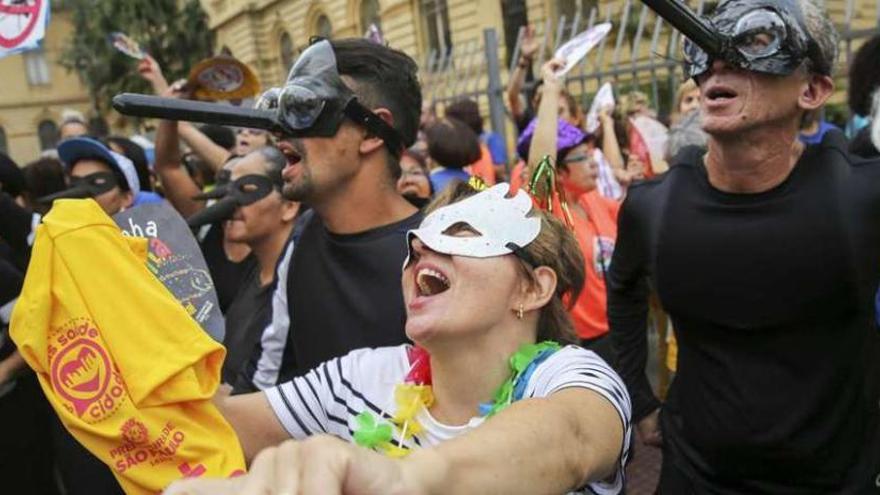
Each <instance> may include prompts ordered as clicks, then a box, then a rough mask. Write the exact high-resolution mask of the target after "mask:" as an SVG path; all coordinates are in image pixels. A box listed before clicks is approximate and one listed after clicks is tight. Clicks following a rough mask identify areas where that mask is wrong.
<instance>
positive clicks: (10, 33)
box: [0, 0, 49, 57]
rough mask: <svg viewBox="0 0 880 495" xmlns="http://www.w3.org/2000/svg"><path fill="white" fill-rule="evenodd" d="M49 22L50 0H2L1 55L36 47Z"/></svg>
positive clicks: (0, 19)
mask: <svg viewBox="0 0 880 495" xmlns="http://www.w3.org/2000/svg"><path fill="white" fill-rule="evenodd" d="M48 23H49V0H0V57H5V56H6V55H12V54H14V53H19V52H22V51H25V50H30V49H32V48H36V47H37V46H38V44H39V42H40V40H42V39H43V37H44V36H45V35H46V25H47V24H48Z"/></svg>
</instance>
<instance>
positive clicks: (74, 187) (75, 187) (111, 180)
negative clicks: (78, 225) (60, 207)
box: [37, 172, 119, 203]
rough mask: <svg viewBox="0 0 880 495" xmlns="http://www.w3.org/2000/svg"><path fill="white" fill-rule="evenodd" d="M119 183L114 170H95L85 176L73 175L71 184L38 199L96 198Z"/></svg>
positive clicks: (50, 200) (47, 200)
mask: <svg viewBox="0 0 880 495" xmlns="http://www.w3.org/2000/svg"><path fill="white" fill-rule="evenodd" d="M118 185H119V179H117V178H116V174H114V173H113V172H95V173H93V174H89V175H86V176H84V177H71V178H70V186H69V187H68V188H67V189H65V190H63V191H58V192H57V193H54V194H50V195H48V196H43V197H42V198H39V199H38V200H37V201H39V202H41V203H51V202H52V201H55V200H56V199H62V198H70V199H83V198H94V197H95V196H100V195H101V194H104V193H105V192H108V191H111V190H113V188H114V187H116V186H118Z"/></svg>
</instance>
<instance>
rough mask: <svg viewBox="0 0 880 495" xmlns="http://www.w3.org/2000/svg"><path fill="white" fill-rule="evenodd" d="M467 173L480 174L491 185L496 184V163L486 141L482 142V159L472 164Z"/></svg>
mask: <svg viewBox="0 0 880 495" xmlns="http://www.w3.org/2000/svg"><path fill="white" fill-rule="evenodd" d="M467 173H469V174H471V175H477V176H479V177H480V178H481V179H483V182H485V183H486V184H487V185H489V186H494V185H495V181H496V179H495V164H494V163H493V162H492V154H491V153H490V152H489V147H488V146H486V145H485V144H484V143H480V159H479V160H477V161H475V162H474V163H471V164H470V166H469V167H468V168H467Z"/></svg>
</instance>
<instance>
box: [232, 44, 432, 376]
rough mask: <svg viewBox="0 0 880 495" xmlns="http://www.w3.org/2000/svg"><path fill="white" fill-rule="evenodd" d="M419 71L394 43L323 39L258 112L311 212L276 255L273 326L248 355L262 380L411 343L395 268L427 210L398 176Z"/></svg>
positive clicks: (413, 126)
mask: <svg viewBox="0 0 880 495" xmlns="http://www.w3.org/2000/svg"><path fill="white" fill-rule="evenodd" d="M415 71H416V65H415V63H414V62H413V61H412V59H410V58H409V57H407V56H406V55H404V54H403V53H401V52H398V51H396V50H392V49H390V48H387V47H385V46H380V45H376V44H374V43H371V42H369V41H365V40H358V39H349V40H334V41H332V42H331V41H327V40H319V41H317V42H315V43H313V44H312V45H311V46H310V47H309V48H307V49H306V50H305V51H304V52H303V53H302V55H301V56H300V58H299V59H298V60H297V62H296V63H295V64H294V66H293V68H292V69H291V72H290V75H289V77H288V80H287V82H286V84H285V86H284V87H283V88H274V89H270V90H269V91H267V92H266V94H265V95H264V96H263V97H262V98H261V99H260V102H259V103H258V110H257V111H262V112H263V115H271V120H272V122H271V126H267V127H270V128H272V129H273V132H275V136H276V138H277V147H278V149H279V150H280V151H281V152H282V153H283V154H284V156H285V158H286V159H287V164H286V166H285V167H284V169H283V170H282V177H283V187H282V194H283V195H284V197H285V198H286V199H289V200H293V201H301V202H303V203H306V204H308V205H309V206H310V207H311V212H309V213H306V214H304V215H303V216H302V217H301V219H300V220H299V221H298V225H297V227H295V228H294V233H293V236H292V237H293V242H292V245H291V246H289V247H288V249H287V250H286V252H285V255H284V257H283V258H282V260H281V262H280V263H279V271H278V274H279V283H278V288H277V289H276V292H275V296H274V303H273V318H272V320H273V321H272V325H270V326H269V327H268V328H267V329H266V331H265V332H264V333H263V335H262V338H261V339H260V342H259V346H258V350H257V352H256V355H254V356H252V359H251V363H252V364H253V365H254V366H253V368H254V369H253V370H252V376H253V379H252V381H253V386H254V387H256V388H258V389H263V388H266V387H269V386H273V385H275V384H276V383H278V381H279V377H281V378H285V377H286V378H288V379H289V378H290V377H292V376H295V375H298V374H301V373H302V372H304V371H306V370H308V369H310V368H311V367H313V366H315V365H317V364H318V363H321V362H322V361H325V360H327V359H330V358H333V357H337V356H340V355H343V354H345V353H346V352H348V351H350V350H351V349H355V348H358V347H377V346H382V345H396V344H400V343H402V342H404V341H405V339H406V337H405V336H404V333H403V322H404V320H405V316H404V307H403V296H402V294H401V292H400V284H399V278H398V277H399V275H400V266H401V262H402V261H403V259H404V257H405V256H406V250H405V246H404V242H403V239H404V236H405V233H406V231H407V230H409V229H412V228H415V227H416V226H417V225H418V223H419V222H420V221H421V215H420V214H419V213H418V211H417V210H416V208H415V207H413V206H411V205H410V204H409V202H407V201H406V199H404V198H403V197H402V196H400V194H398V193H397V190H396V181H397V179H398V177H399V175H400V167H399V165H398V161H399V159H400V154H401V152H402V151H403V149H404V148H405V147H408V146H409V145H411V144H412V143H413V142H414V140H415V136H416V132H417V126H418V119H419V110H420V108H421V91H420V88H419V85H418V80H417V78H416V75H415ZM267 110H268V111H267ZM231 201H233V200H231V199H230V200H229V202H231ZM236 201H237V200H236ZM221 203H222V201H221ZM218 205H220V203H218ZM221 207H222V205H221ZM226 208H227V209H228V208H229V207H228V206H226ZM221 213H222V212H221Z"/></svg>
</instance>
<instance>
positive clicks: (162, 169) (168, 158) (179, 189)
mask: <svg viewBox="0 0 880 495" xmlns="http://www.w3.org/2000/svg"><path fill="white" fill-rule="evenodd" d="M155 146H156V163H155V170H156V175H158V176H159V180H161V181H162V187H163V188H164V190H165V197H166V198H167V199H168V201H169V202H170V203H171V205H172V206H174V208H175V209H176V210H177V211H178V212H180V214H181V215H182V216H184V217H189V216H191V215H193V214H195V213H197V212H198V211H200V210H201V209H202V208H204V207H205V202H204V201H196V200H194V199H192V198H193V196H195V195H196V194H199V193H200V192H201V190H199V187H198V186H197V185H196V183H195V181H194V180H193V178H192V177H190V175H189V172H187V171H186V169H185V168H184V167H183V166H182V165H181V163H180V161H181V159H180V144H179V140H178V134H177V122H174V121H170V120H162V121H160V122H159V127H158V128H157V129H156V142H155Z"/></svg>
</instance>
